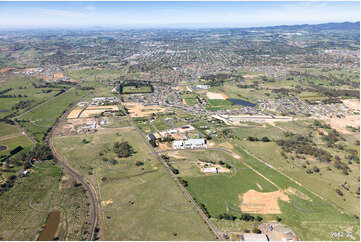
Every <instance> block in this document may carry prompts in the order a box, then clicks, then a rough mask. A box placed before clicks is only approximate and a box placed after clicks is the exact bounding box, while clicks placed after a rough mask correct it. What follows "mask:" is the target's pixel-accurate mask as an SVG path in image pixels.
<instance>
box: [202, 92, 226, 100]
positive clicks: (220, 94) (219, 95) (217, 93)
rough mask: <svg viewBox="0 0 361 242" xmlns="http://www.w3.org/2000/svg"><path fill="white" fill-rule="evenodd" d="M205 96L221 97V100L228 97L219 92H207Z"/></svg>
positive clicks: (210, 97)
mask: <svg viewBox="0 0 361 242" xmlns="http://www.w3.org/2000/svg"><path fill="white" fill-rule="evenodd" d="M207 97H208V99H222V100H226V99H227V98H228V96H227V95H226V94H224V93H220V92H207Z"/></svg>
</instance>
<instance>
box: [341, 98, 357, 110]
mask: <svg viewBox="0 0 361 242" xmlns="http://www.w3.org/2000/svg"><path fill="white" fill-rule="evenodd" d="M342 102H343V104H345V105H346V106H347V107H348V108H349V109H353V110H360V100H357V99H344V100H342Z"/></svg>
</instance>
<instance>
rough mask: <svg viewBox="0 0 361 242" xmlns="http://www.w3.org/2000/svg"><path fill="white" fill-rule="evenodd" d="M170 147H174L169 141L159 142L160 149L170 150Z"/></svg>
mask: <svg viewBox="0 0 361 242" xmlns="http://www.w3.org/2000/svg"><path fill="white" fill-rule="evenodd" d="M169 149H172V146H171V144H169V143H159V144H158V150H169Z"/></svg>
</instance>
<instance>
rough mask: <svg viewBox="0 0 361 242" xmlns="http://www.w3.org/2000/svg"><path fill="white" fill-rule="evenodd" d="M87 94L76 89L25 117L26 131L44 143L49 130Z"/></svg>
mask: <svg viewBox="0 0 361 242" xmlns="http://www.w3.org/2000/svg"><path fill="white" fill-rule="evenodd" d="M86 93H87V91H83V90H79V89H76V88H74V89H72V90H69V91H68V92H66V93H64V94H63V95H60V96H58V97H56V98H55V99H52V100H50V101H49V102H47V103H45V104H43V105H41V106H39V107H38V108H36V109H35V110H33V111H32V112H29V113H27V114H25V115H23V116H22V117H21V120H20V122H21V123H22V125H23V126H24V127H25V129H26V130H28V131H29V132H30V133H32V134H33V136H34V137H35V139H36V140H37V141H39V142H42V141H43V138H44V136H45V134H46V132H47V130H48V129H49V128H50V127H52V126H53V125H54V124H55V121H56V120H57V118H58V117H60V115H61V114H62V113H63V112H64V111H65V110H66V108H67V107H68V106H69V105H70V104H72V103H74V102H75V101H77V100H79V99H80V98H82V97H83V96H84V95H85V94H86Z"/></svg>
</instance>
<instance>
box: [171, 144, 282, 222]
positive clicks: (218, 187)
mask: <svg viewBox="0 0 361 242" xmlns="http://www.w3.org/2000/svg"><path fill="white" fill-rule="evenodd" d="M182 156H184V159H186V160H189V161H190V160H196V159H205V160H210V161H215V162H218V161H220V160H222V161H225V162H227V163H229V164H231V166H232V167H233V169H231V170H232V173H231V174H219V175H202V173H201V172H199V168H198V167H196V166H193V168H192V171H193V174H192V173H191V174H190V171H189V167H184V166H183V167H182V166H179V165H177V164H178V162H177V161H174V165H173V166H174V167H176V168H179V169H180V174H179V176H181V177H184V179H185V180H186V181H188V184H189V188H188V190H189V192H190V193H191V195H192V196H193V197H194V198H196V200H197V201H199V202H201V203H204V204H206V207H207V209H208V211H209V213H210V214H211V216H212V217H217V216H218V215H219V214H223V213H225V212H227V211H229V208H227V207H229V206H231V207H232V209H234V215H237V214H240V213H241V211H240V210H239V209H238V208H237V205H238V204H239V199H238V196H239V195H240V194H242V193H245V192H247V191H248V190H250V189H253V190H257V191H260V189H259V188H258V187H257V185H256V183H258V184H259V185H261V186H262V188H263V191H264V192H271V191H276V190H277V189H276V187H274V186H273V185H272V184H271V183H269V182H268V181H266V180H265V179H264V178H262V177H260V176H259V175H257V174H256V173H255V172H253V171H252V170H250V169H248V168H247V167H246V166H245V165H244V164H243V163H241V162H240V161H239V160H237V159H235V158H233V157H232V156H230V155H228V154H226V153H224V152H222V151H213V150H212V151H187V152H182ZM182 168H183V169H184V170H183V169H182ZM186 168H187V169H186ZM187 173H188V174H187ZM235 204H236V205H235Z"/></svg>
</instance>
